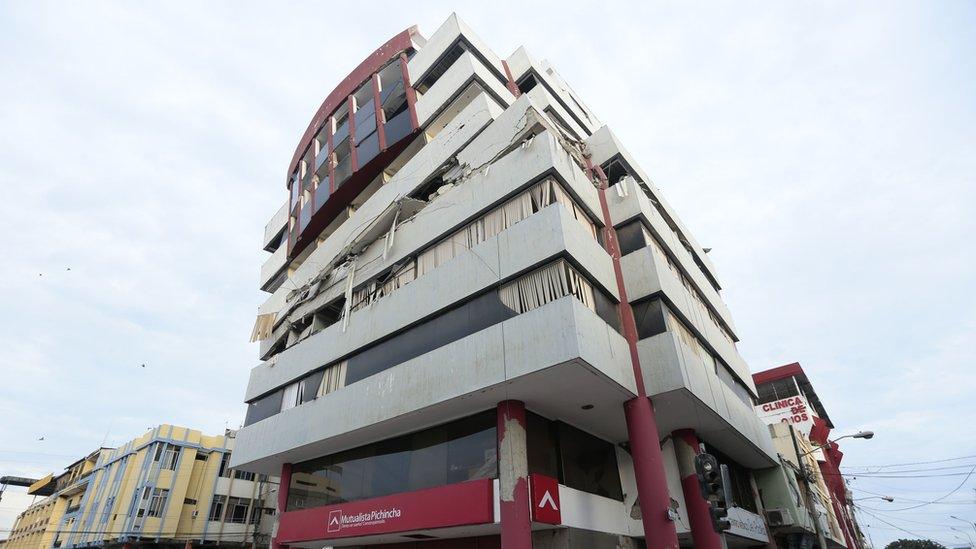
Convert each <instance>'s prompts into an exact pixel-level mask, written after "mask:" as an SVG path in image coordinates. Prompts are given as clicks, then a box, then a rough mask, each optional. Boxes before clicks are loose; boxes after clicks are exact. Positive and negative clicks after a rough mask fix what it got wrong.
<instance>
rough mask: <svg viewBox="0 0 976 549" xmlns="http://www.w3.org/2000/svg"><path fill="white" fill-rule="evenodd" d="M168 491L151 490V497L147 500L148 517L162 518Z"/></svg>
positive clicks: (160, 489)
mask: <svg viewBox="0 0 976 549" xmlns="http://www.w3.org/2000/svg"><path fill="white" fill-rule="evenodd" d="M168 496H169V490H166V489H164V488H153V491H152V497H151V498H150V499H149V509H148V512H147V513H146V514H147V515H148V516H150V517H161V516H163V509H164V508H165V507H166V498H167V497H168Z"/></svg>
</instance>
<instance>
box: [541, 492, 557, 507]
mask: <svg viewBox="0 0 976 549" xmlns="http://www.w3.org/2000/svg"><path fill="white" fill-rule="evenodd" d="M546 502H549V506H550V507H552V510H553V511H558V510H559V507H556V500H555V499H553V497H552V494H550V493H549V490H546V493H545V494H544V495H543V496H542V500H541V501H539V509H542V508H543V507H545V506H546Z"/></svg>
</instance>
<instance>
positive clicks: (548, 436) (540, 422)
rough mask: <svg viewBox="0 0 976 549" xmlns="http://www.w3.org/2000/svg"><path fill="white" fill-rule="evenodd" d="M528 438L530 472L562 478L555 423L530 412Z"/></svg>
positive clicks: (527, 418) (528, 415)
mask: <svg viewBox="0 0 976 549" xmlns="http://www.w3.org/2000/svg"><path fill="white" fill-rule="evenodd" d="M526 436H527V437H528V439H527V443H528V444H527V452H528V455H529V472H530V473H538V474H540V475H546V476H550V477H552V478H560V475H559V445H558V442H557V439H556V427H555V423H553V422H551V421H549V420H548V419H546V418H544V417H542V416H538V415H536V414H533V413H531V412H530V413H528V414H527V417H526Z"/></svg>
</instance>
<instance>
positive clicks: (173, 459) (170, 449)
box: [160, 444, 180, 471]
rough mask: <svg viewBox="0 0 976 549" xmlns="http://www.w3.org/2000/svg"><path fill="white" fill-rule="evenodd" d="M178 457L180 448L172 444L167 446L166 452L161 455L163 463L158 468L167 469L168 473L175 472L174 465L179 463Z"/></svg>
mask: <svg viewBox="0 0 976 549" xmlns="http://www.w3.org/2000/svg"><path fill="white" fill-rule="evenodd" d="M179 457H180V447H179V446H176V445H173V444H167V445H166V450H165V452H164V453H163V461H162V464H161V465H160V467H162V468H163V469H169V470H170V471H175V470H176V463H177V461H179Z"/></svg>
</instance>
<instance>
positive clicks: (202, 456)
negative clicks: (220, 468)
mask: <svg viewBox="0 0 976 549" xmlns="http://www.w3.org/2000/svg"><path fill="white" fill-rule="evenodd" d="M208 457H209V454H204V453H203V452H201V451H199V450H198V451H197V453H196V455H195V456H193V459H195V460H197V461H207V458H208Z"/></svg>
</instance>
